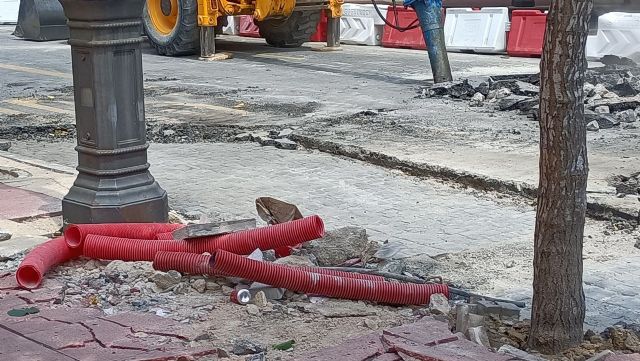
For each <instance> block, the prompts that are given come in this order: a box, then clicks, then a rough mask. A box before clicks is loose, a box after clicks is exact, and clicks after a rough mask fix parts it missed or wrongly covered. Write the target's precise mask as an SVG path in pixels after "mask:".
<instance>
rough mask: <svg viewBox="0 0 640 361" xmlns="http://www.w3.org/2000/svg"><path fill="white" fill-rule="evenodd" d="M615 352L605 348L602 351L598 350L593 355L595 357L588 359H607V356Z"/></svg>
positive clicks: (589, 360) (598, 360)
mask: <svg viewBox="0 0 640 361" xmlns="http://www.w3.org/2000/svg"><path fill="white" fill-rule="evenodd" d="M613 354H614V353H613V351H611V350H604V351H602V352H598V353H597V354H595V355H593V357H591V358H589V359H587V361H604V360H606V359H607V357H609V356H611V355H613Z"/></svg>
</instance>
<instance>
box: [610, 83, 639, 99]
mask: <svg viewBox="0 0 640 361" xmlns="http://www.w3.org/2000/svg"><path fill="white" fill-rule="evenodd" d="M611 91H612V92H613V93H615V94H616V95H617V96H619V97H632V96H635V95H636V94H638V91H637V90H636V89H634V87H633V86H632V85H631V84H629V82H628V81H626V80H625V81H623V82H622V83H618V84H616V85H614V86H613V87H611Z"/></svg>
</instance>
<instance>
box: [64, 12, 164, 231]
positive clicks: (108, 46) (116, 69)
mask: <svg viewBox="0 0 640 361" xmlns="http://www.w3.org/2000/svg"><path fill="white" fill-rule="evenodd" d="M60 2H61V3H62V7H63V9H64V12H65V15H66V17H67V19H68V25H69V29H70V39H69V44H71V63H72V68H73V87H74V100H75V112H76V130H77V137H78V139H77V141H78V145H77V147H76V151H77V152H78V167H77V169H78V177H77V178H76V181H75V183H74V184H73V186H72V187H71V189H70V190H69V193H68V194H67V195H66V196H65V197H64V199H63V200H62V213H63V219H64V222H65V224H68V223H113V222H163V221H166V220H167V212H168V206H167V193H166V192H165V191H164V190H163V189H162V188H161V187H160V186H159V185H158V183H157V182H156V181H155V180H154V178H153V177H152V176H151V173H150V172H149V163H147V148H148V147H149V145H148V143H147V140H146V126H145V121H144V94H143V84H142V52H141V46H140V44H141V42H142V37H141V36H140V34H141V30H142V27H141V25H142V23H141V19H140V16H141V14H142V6H143V3H144V0H103V1H95V0H60Z"/></svg>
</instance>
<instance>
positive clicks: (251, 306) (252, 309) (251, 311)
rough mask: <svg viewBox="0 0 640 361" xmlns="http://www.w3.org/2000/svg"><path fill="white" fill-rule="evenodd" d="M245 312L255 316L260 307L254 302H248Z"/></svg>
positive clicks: (258, 312)
mask: <svg viewBox="0 0 640 361" xmlns="http://www.w3.org/2000/svg"><path fill="white" fill-rule="evenodd" d="M246 307H247V313H248V314H250V315H252V316H257V315H259V314H260V309H259V308H258V306H256V305H254V304H251V303H250V304H248V305H247V306H246Z"/></svg>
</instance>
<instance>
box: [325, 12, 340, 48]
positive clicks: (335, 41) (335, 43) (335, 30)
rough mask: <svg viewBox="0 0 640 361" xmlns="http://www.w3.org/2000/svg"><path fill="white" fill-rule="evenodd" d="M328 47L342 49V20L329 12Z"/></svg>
mask: <svg viewBox="0 0 640 361" xmlns="http://www.w3.org/2000/svg"><path fill="white" fill-rule="evenodd" d="M327 13H328V16H327V47H328V48H339V47H340V18H339V17H335V18H334V17H332V16H331V12H329V11H327Z"/></svg>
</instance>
